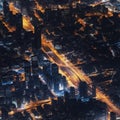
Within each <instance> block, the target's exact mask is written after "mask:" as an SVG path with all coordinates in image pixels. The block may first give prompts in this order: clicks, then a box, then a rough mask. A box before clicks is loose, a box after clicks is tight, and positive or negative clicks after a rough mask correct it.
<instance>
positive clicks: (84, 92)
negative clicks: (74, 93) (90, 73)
mask: <svg viewBox="0 0 120 120" xmlns="http://www.w3.org/2000/svg"><path fill="white" fill-rule="evenodd" d="M79 94H80V98H86V97H88V86H87V83H86V82H83V81H80V83H79Z"/></svg>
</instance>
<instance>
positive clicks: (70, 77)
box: [11, 7, 120, 115]
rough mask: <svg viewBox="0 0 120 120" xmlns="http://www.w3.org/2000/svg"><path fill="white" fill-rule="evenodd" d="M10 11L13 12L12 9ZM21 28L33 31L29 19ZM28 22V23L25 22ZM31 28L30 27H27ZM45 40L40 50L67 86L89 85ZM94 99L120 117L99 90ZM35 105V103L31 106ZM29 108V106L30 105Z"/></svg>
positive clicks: (81, 72) (79, 71) (107, 97)
mask: <svg viewBox="0 0 120 120" xmlns="http://www.w3.org/2000/svg"><path fill="white" fill-rule="evenodd" d="M11 11H15V8H14V7H13V8H12V10H11ZM23 19H25V20H26V21H24V20H23V23H25V24H23V28H24V29H25V30H31V31H33V29H34V27H33V26H32V24H31V23H30V21H29V19H27V18H23ZM27 21H28V22H27ZM29 26H31V27H29ZM48 41H49V40H47V38H46V37H45V36H44V35H42V50H43V52H44V53H45V54H46V56H47V58H48V59H49V60H50V61H51V62H53V63H56V64H57V65H58V66H59V72H60V73H61V74H62V75H64V76H66V78H67V81H68V84H69V86H74V87H76V88H77V87H78V85H79V82H80V80H82V81H85V82H86V83H87V84H91V83H92V80H91V79H90V78H89V76H87V75H86V74H85V73H84V72H83V71H82V70H80V69H78V68H77V67H75V66H74V64H72V63H71V62H70V61H69V60H67V59H66V58H65V56H64V55H60V54H59V53H58V52H57V51H56V50H55V48H54V46H53V44H52V42H50V41H49V42H48ZM96 98H97V99H98V100H100V101H102V102H104V103H106V104H107V105H108V107H109V110H110V111H113V112H115V113H117V114H119V115H120V109H119V108H118V107H117V106H116V105H115V104H114V103H113V102H112V101H111V100H110V98H109V96H107V95H105V94H104V93H103V92H102V91H101V90H100V89H99V88H96ZM34 105H36V102H35V103H34V104H33V105H32V106H34ZM30 106H31V105H30Z"/></svg>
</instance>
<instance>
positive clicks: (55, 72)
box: [51, 64, 58, 76]
mask: <svg viewBox="0 0 120 120" xmlns="http://www.w3.org/2000/svg"><path fill="white" fill-rule="evenodd" d="M51 67H52V68H51V69H52V75H53V76H56V75H58V66H57V65H56V64H52V66H51Z"/></svg>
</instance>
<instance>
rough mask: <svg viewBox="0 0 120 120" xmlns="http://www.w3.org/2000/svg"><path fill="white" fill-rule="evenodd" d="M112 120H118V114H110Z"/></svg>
mask: <svg viewBox="0 0 120 120" xmlns="http://www.w3.org/2000/svg"><path fill="white" fill-rule="evenodd" d="M110 120H116V113H114V112H111V113H110Z"/></svg>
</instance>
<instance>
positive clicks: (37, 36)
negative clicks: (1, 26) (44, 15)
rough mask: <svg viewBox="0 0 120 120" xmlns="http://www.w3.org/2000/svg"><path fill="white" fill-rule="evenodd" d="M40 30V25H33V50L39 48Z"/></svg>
mask: <svg viewBox="0 0 120 120" xmlns="http://www.w3.org/2000/svg"><path fill="white" fill-rule="evenodd" d="M41 30H42V26H39V25H38V26H35V32H34V40H33V41H32V48H33V51H36V50H40V49H41Z"/></svg>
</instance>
